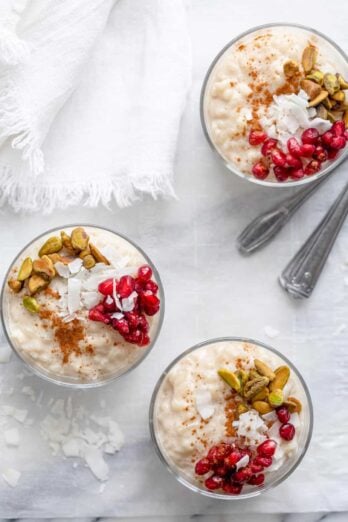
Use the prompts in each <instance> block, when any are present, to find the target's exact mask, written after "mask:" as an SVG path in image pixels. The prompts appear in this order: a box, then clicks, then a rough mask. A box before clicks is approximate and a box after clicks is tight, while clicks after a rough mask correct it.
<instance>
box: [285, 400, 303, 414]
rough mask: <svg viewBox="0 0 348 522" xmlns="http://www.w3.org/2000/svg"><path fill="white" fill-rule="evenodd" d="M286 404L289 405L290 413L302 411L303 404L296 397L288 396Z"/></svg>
mask: <svg viewBox="0 0 348 522" xmlns="http://www.w3.org/2000/svg"><path fill="white" fill-rule="evenodd" d="M284 404H285V405H286V406H287V407H288V410H289V411H290V413H301V411H302V404H301V402H300V401H299V400H298V399H296V397H288V398H287V400H286V401H284Z"/></svg>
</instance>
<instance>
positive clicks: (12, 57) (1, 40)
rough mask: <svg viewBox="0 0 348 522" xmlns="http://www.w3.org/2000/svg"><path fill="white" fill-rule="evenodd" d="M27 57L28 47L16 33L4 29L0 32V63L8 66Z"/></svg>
mask: <svg viewBox="0 0 348 522" xmlns="http://www.w3.org/2000/svg"><path fill="white" fill-rule="evenodd" d="M28 56H29V47H28V45H27V43H26V42H25V41H24V40H21V38H18V36H17V35H16V33H14V32H13V31H9V30H7V29H5V28H2V29H1V30H0V61H2V62H3V63H6V64H8V65H16V64H18V63H20V62H23V61H24V60H25V59H26V58H27V57H28Z"/></svg>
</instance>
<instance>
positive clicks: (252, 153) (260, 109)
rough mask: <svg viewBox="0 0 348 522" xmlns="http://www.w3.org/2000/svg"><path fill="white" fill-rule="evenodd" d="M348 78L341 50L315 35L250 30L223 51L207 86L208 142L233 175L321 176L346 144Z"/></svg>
mask: <svg viewBox="0 0 348 522" xmlns="http://www.w3.org/2000/svg"><path fill="white" fill-rule="evenodd" d="M345 78H348V63H347V60H346V58H345V57H344V55H343V53H341V52H340V51H339V50H338V49H337V48H335V47H334V46H333V45H332V44H331V43H330V42H329V41H328V40H326V39H325V38H324V37H322V36H320V35H318V34H314V33H312V32H311V31H310V30H306V29H304V28H300V27H295V26H268V27H265V28H262V29H257V30H255V31H252V32H249V33H248V34H245V35H244V36H242V37H241V38H240V39H238V40H237V41H235V42H234V43H232V44H231V45H230V46H229V47H228V48H227V49H226V50H224V51H223V52H222V54H221V55H220V56H219V57H218V59H217V61H216V62H215V64H214V66H213V67H212V70H211V71H210V73H209V76H208V79H207V82H206V84H205V86H204V88H203V94H202V95H203V118H204V124H205V127H206V131H207V134H208V136H209V140H210V141H211V143H212V145H213V146H214V148H215V149H216V150H217V152H218V153H219V155H220V156H221V157H222V158H223V159H224V161H225V162H226V163H227V165H228V166H229V167H231V169H232V170H234V171H236V172H237V173H241V174H243V175H247V176H252V177H254V178H256V179H258V180H266V179H267V181H271V182H284V181H296V180H300V179H302V178H304V177H307V176H311V175H313V174H316V173H317V172H319V171H320V170H322V169H324V168H326V167H327V166H328V165H329V163H330V162H332V161H333V160H334V159H335V158H336V157H337V156H338V155H339V154H342V149H344V148H345V145H346V141H347V138H348V134H347V131H346V126H347V125H348V94H347V93H348V90H347V89H348V83H347V81H346V79H345ZM336 122H339V124H337V125H334V124H335V123H336ZM308 129H310V130H311V132H310V133H308V132H307V133H306V134H304V132H306V131H308Z"/></svg>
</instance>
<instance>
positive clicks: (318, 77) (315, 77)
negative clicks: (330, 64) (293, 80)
mask: <svg viewBox="0 0 348 522" xmlns="http://www.w3.org/2000/svg"><path fill="white" fill-rule="evenodd" d="M306 78H307V80H312V82H315V83H318V84H319V85H323V81H324V73H322V72H321V71H312V72H311V73H310V74H307V76H306Z"/></svg>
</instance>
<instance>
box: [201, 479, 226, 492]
mask: <svg viewBox="0 0 348 522" xmlns="http://www.w3.org/2000/svg"><path fill="white" fill-rule="evenodd" d="M224 484H225V481H224V479H223V478H222V477H219V476H218V475H212V476H211V477H209V478H207V480H206V481H205V482H204V485H205V487H206V488H207V489H211V490H214V489H219V488H222V486H223V485H224Z"/></svg>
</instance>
